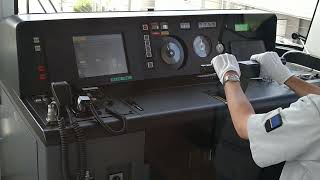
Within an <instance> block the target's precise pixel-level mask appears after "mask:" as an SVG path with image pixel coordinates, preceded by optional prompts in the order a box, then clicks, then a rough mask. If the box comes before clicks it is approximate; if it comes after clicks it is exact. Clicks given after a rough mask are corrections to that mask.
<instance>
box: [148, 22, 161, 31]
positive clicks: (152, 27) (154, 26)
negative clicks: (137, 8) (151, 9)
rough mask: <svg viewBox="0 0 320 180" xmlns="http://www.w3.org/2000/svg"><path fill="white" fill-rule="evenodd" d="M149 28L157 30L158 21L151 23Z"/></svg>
mask: <svg viewBox="0 0 320 180" xmlns="http://www.w3.org/2000/svg"><path fill="white" fill-rule="evenodd" d="M150 25H151V30H159V29H160V26H159V23H156V22H155V23H151V24H150Z"/></svg>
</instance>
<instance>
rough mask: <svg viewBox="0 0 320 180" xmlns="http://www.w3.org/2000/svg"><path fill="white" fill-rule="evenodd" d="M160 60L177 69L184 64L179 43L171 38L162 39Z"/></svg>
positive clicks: (182, 52)
mask: <svg viewBox="0 0 320 180" xmlns="http://www.w3.org/2000/svg"><path fill="white" fill-rule="evenodd" d="M161 58H162V60H163V61H164V62H165V63H166V64H168V65H170V66H172V67H173V68H175V69H179V68H180V67H181V66H182V65H183V63H184V51H183V47H182V45H181V44H180V42H179V41H178V40H177V39H175V38H173V37H165V38H163V45H162V48H161Z"/></svg>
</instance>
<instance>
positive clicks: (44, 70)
mask: <svg viewBox="0 0 320 180" xmlns="http://www.w3.org/2000/svg"><path fill="white" fill-rule="evenodd" d="M38 71H39V72H46V67H45V66H43V65H39V66H38Z"/></svg>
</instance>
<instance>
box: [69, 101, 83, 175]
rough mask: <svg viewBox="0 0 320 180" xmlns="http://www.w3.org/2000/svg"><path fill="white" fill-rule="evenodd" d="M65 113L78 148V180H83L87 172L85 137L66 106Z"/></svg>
mask: <svg viewBox="0 0 320 180" xmlns="http://www.w3.org/2000/svg"><path fill="white" fill-rule="evenodd" d="M66 111H67V114H68V117H69V119H70V122H71V125H72V128H73V130H74V132H75V135H76V139H77V144H78V147H79V152H78V158H79V163H78V168H79V177H80V180H84V179H85V176H86V171H87V146H86V136H85V133H84V131H83V130H82V129H81V127H80V125H79V123H78V121H77V120H74V119H73V117H72V113H71V110H70V108H69V107H68V106H66Z"/></svg>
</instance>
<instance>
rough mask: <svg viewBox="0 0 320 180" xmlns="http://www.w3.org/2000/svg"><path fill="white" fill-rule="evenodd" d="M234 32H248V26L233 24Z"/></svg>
mask: <svg viewBox="0 0 320 180" xmlns="http://www.w3.org/2000/svg"><path fill="white" fill-rule="evenodd" d="M234 30H235V31H237V32H247V31H249V30H250V26H249V24H235V25H234Z"/></svg>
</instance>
